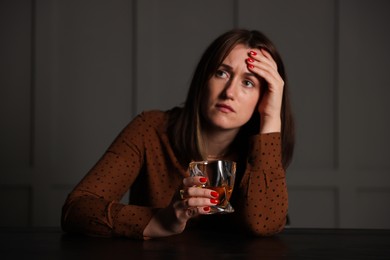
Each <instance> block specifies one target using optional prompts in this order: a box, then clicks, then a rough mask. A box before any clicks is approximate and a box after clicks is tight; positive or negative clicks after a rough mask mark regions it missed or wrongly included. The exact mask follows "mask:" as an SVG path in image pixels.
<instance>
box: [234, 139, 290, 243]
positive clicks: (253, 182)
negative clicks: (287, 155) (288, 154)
mask: <svg viewBox="0 0 390 260" xmlns="http://www.w3.org/2000/svg"><path fill="white" fill-rule="evenodd" d="M252 141H253V149H252V150H251V154H250V159H249V162H248V163H247V169H246V172H245V175H244V178H243V181H242V183H241V189H242V191H243V193H242V194H241V196H242V197H241V199H242V200H243V203H241V205H242V209H241V211H242V215H241V217H242V218H243V220H244V223H245V224H246V225H247V227H248V228H249V230H250V231H251V232H252V233H254V234H256V235H261V236H265V235H272V234H275V233H277V232H279V231H281V230H282V229H283V228H284V225H285V222H286V216H287V210H288V196H287V187H286V179H285V171H284V169H283V168H282V166H281V153H280V149H281V143H280V134H279V133H269V134H261V135H258V136H255V137H254V138H253V140H252Z"/></svg>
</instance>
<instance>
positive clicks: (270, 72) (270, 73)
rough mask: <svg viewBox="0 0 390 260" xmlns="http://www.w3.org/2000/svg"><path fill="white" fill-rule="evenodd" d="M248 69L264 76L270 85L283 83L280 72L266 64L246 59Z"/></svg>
mask: <svg viewBox="0 0 390 260" xmlns="http://www.w3.org/2000/svg"><path fill="white" fill-rule="evenodd" d="M248 70H250V71H252V72H253V73H255V74H257V75H259V76H261V77H262V78H264V79H265V80H266V81H267V82H268V83H269V84H270V85H275V86H278V85H281V86H283V85H284V82H283V79H282V78H281V76H280V74H279V73H278V72H277V71H276V70H275V69H274V68H273V67H270V65H268V64H265V63H259V62H250V61H248Z"/></svg>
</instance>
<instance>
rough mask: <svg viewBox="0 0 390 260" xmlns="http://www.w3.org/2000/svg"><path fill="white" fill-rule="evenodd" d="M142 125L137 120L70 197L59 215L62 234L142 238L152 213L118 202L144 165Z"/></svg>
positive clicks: (121, 135)
mask: <svg viewBox="0 0 390 260" xmlns="http://www.w3.org/2000/svg"><path fill="white" fill-rule="evenodd" d="M143 121H144V120H143V118H142V117H141V116H138V117H136V118H135V119H134V120H133V121H132V122H131V123H130V124H129V125H128V126H127V127H126V128H125V129H124V130H123V131H122V133H121V134H120V135H119V136H118V138H117V139H116V140H115V141H114V142H113V144H112V145H111V146H110V148H109V149H108V150H107V152H106V153H105V154H104V156H103V157H102V158H101V159H100V160H99V161H98V163H97V164H96V165H95V166H94V167H93V168H92V169H91V170H90V171H89V172H88V174H87V175H86V176H85V177H84V178H83V179H82V180H81V182H80V183H79V184H78V185H77V186H76V187H75V189H74V190H73V191H72V192H71V193H70V194H69V196H68V198H67V200H66V201H65V204H64V206H63V212H62V227H63V229H64V230H65V231H71V232H81V233H86V234H89V235H94V236H122V235H125V236H128V237H134V238H142V231H143V229H144V227H145V226H146V224H147V223H148V222H149V220H150V218H151V217H152V215H153V212H154V209H152V208H148V207H141V206H135V205H123V204H120V203H119V200H121V198H122V197H123V195H124V194H125V193H126V192H127V191H128V189H129V188H130V187H131V185H132V184H133V183H134V181H135V179H136V178H137V176H138V174H139V171H140V169H141V167H142V164H143V160H144V158H143V155H144V144H143V138H141V136H140V133H142V132H143V131H142V130H143V128H144V127H145V124H144V123H143Z"/></svg>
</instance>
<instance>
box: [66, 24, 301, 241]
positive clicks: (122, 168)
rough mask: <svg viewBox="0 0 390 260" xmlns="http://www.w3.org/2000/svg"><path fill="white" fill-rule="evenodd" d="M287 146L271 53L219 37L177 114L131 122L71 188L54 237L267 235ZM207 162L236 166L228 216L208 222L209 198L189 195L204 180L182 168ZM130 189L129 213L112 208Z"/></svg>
mask: <svg viewBox="0 0 390 260" xmlns="http://www.w3.org/2000/svg"><path fill="white" fill-rule="evenodd" d="M293 146H294V129H293V119H292V115H291V110H290V105H289V98H288V92H287V84H286V75H285V72H284V66H283V63H282V60H281V58H280V56H279V54H278V53H277V51H276V49H275V47H274V45H273V44H272V43H271V42H270V41H269V40H268V39H267V38H266V36H264V35H263V34H262V33H260V32H258V31H248V30H232V31H229V32H226V33H225V34H223V35H221V36H220V37H218V38H217V39H216V40H215V41H214V42H213V43H212V44H211V45H210V46H209V47H208V48H207V50H206V51H205V53H204V54H203V56H202V58H201V60H200V62H199V64H198V66H197V68H196V70H195V73H194V76H193V79H192V82H191V86H190V89H189V92H188V96H187V99H186V102H185V105H184V107H183V108H173V109H172V110H169V111H165V112H163V111H149V112H143V113H142V114H140V115H138V116H137V117H136V118H135V119H133V121H132V122H131V123H130V124H129V125H128V126H126V128H125V129H124V130H123V131H122V132H121V134H120V135H119V136H118V137H117V139H116V140H115V141H114V142H113V144H112V145H111V146H110V147H109V149H108V150H107V151H106V153H105V154H104V156H103V157H102V158H101V159H100V160H99V161H98V163H97V164H96V165H95V166H94V167H93V168H92V169H91V170H90V172H89V173H88V174H87V175H86V176H85V177H84V178H83V180H82V181H81V182H80V183H79V184H78V185H77V186H76V187H75V189H74V190H73V191H72V192H71V194H70V195H69V196H68V198H67V200H66V202H65V205H64V207H63V213H62V226H63V229H64V230H66V231H70V232H82V233H86V234H91V235H99V236H126V237H131V238H138V239H148V238H155V237H164V236H169V235H174V234H179V233H181V232H183V230H184V229H185V228H186V227H188V228H201V227H205V228H208V227H213V228H218V226H219V227H221V228H223V227H226V225H229V227H235V228H237V229H238V230H246V231H248V232H249V233H253V234H256V235H261V236H265V235H272V234H275V233H277V232H279V231H281V230H282V229H283V227H284V225H285V222H286V216H287V207H288V200H287V188H286V180H285V169H286V168H287V166H288V165H289V163H290V161H291V157H292V152H293ZM214 159H226V160H234V161H236V162H237V177H236V182H235V183H236V184H235V188H234V191H233V194H232V197H231V204H232V205H233V207H234V208H235V212H234V213H231V214H226V215H208V213H209V212H210V206H212V205H215V204H217V203H218V200H217V194H215V192H213V191H212V190H209V189H199V188H196V187H194V186H198V185H201V184H203V183H205V181H206V179H205V178H202V177H189V174H188V164H189V162H191V161H196V160H214ZM129 189H130V202H129V205H124V204H121V203H119V202H118V201H119V200H120V199H121V198H122V197H123V195H124V194H125V193H126V192H127V191H128V190H129ZM179 190H184V196H182V197H181V196H179V195H178V194H179ZM204 215H207V216H204Z"/></svg>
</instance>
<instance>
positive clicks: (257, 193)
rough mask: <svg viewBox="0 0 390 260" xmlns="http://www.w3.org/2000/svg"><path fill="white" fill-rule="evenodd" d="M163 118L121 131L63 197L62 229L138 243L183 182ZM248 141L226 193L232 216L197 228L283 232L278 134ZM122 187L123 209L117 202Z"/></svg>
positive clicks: (151, 116)
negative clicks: (239, 172) (221, 224)
mask: <svg viewBox="0 0 390 260" xmlns="http://www.w3.org/2000/svg"><path fill="white" fill-rule="evenodd" d="M167 116H168V115H167V112H162V111H149V112H144V113H142V114H140V115H138V116H137V117H136V118H135V119H134V120H132V122H130V124H129V125H127V126H126V127H125V129H124V130H123V131H122V132H121V133H120V135H119V136H118V137H117V138H116V140H115V141H114V142H113V143H112V145H111V146H110V147H109V148H108V150H107V151H106V152H105V154H104V155H103V156H102V158H101V159H100V160H99V161H98V162H97V164H96V165H95V166H94V167H93V168H92V169H91V170H90V171H89V172H88V174H87V175H86V176H85V177H84V178H83V179H82V180H81V181H80V183H79V184H78V185H77V186H76V187H75V188H74V190H73V191H72V192H71V193H70V194H69V196H68V198H67V199H66V201H65V204H64V206H63V210H62V227H63V229H64V230H65V231H68V232H81V233H84V234H89V235H94V236H125V237H130V238H138V239H143V230H144V228H145V227H146V225H147V224H148V223H149V221H150V219H151V218H152V216H153V214H155V213H156V212H157V211H158V210H159V209H161V208H164V207H167V206H168V205H169V203H170V202H171V200H172V198H173V197H174V196H176V193H177V191H178V189H179V188H180V187H181V185H182V180H183V178H184V177H185V176H187V169H186V168H185V167H183V166H181V164H180V163H179V162H178V160H177V159H176V156H175V154H174V152H173V150H172V147H171V145H170V143H169V140H168V136H167V133H166V128H165V125H166V122H167ZM251 142H253V143H252V145H251V146H250V147H252V148H251V149H252V150H251V151H250V153H249V157H248V160H247V162H246V166H245V167H244V168H245V172H244V173H243V176H242V177H241V178H240V182H239V183H238V184H237V185H236V188H235V190H234V191H233V196H234V200H233V197H232V204H233V203H234V204H233V207H234V208H235V210H236V211H235V213H233V214H228V215H234V217H232V216H228V215H218V216H208V215H206V216H200V217H199V218H202V221H203V222H207V221H212V219H215V218H216V217H218V218H225V220H227V221H234V223H229V224H228V225H229V226H236V227H239V228H240V229H241V228H245V230H248V231H249V232H251V233H254V234H256V235H262V236H266V235H272V234H275V233H277V232H279V231H281V230H282V229H283V227H284V225H285V222H286V215H287V207H288V199H287V188H286V179H285V171H284V169H283V168H282V166H281V140H280V133H270V134H261V135H256V136H253V138H252V139H251ZM129 189H130V200H129V204H128V205H127V204H126V205H125V204H121V203H119V201H120V200H121V199H122V197H123V196H124V194H125V193H126V192H127V191H128V190H129ZM189 226H190V225H189Z"/></svg>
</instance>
